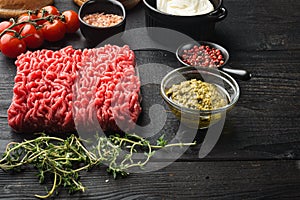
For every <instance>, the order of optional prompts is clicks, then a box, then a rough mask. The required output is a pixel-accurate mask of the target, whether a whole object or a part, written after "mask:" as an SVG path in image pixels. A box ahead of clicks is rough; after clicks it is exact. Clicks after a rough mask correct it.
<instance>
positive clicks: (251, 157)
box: [0, 0, 300, 200]
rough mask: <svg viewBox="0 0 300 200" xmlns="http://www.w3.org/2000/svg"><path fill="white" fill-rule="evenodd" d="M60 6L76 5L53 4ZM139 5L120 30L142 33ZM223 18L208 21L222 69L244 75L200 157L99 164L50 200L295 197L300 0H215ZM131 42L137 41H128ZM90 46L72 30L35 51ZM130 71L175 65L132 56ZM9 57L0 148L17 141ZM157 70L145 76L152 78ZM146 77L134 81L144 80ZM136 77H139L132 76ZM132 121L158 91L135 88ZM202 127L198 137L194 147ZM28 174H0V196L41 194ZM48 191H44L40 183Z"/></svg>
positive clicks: (2, 87)
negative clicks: (130, 168) (144, 166)
mask: <svg viewBox="0 0 300 200" xmlns="http://www.w3.org/2000/svg"><path fill="white" fill-rule="evenodd" d="M55 5H56V6H57V7H58V8H59V9H60V10H67V9H73V10H75V11H78V6H77V5H75V4H74V3H73V2H72V1H71V0H68V1H66V0H55ZM143 6H144V5H143V3H140V4H139V5H138V6H137V7H135V8H134V9H132V10H130V11H128V13H127V23H126V29H127V30H130V29H134V28H139V27H144V26H145V22H144V19H145V17H144V10H143ZM224 6H225V7H226V8H227V9H228V16H227V18H226V19H225V20H224V21H222V22H220V23H218V24H217V26H216V33H215V36H214V37H213V39H212V40H213V41H215V42H218V43H219V44H221V45H223V46H224V47H226V48H227V49H228V51H229V53H230V60H229V67H230V66H231V67H232V68H240V69H245V70H248V71H250V72H251V73H252V79H251V80H250V81H240V80H237V81H238V83H239V85H240V89H241V96H240V99H239V101H238V103H237V105H236V106H235V107H234V109H233V110H232V111H231V112H230V113H228V115H227V116H226V123H225V126H224V129H223V132H222V135H221V137H220V139H219V141H218V143H217V144H216V146H215V147H214V149H213V150H212V152H210V154H209V155H208V156H207V157H206V158H204V159H199V158H198V152H199V148H200V147H201V146H200V144H199V145H197V146H195V147H191V148H189V149H188V150H187V152H186V153H185V154H184V155H182V156H181V157H180V159H178V161H177V162H175V163H172V164H171V165H170V166H167V167H166V168H163V169H160V170H158V171H155V172H148V173H142V174H131V175H130V176H129V177H127V178H124V179H118V180H113V179H112V177H111V176H109V175H108V174H107V173H106V172H105V167H101V168H100V169H99V170H93V171H91V172H86V173H84V174H82V182H83V183H84V185H85V186H87V191H86V192H85V193H82V194H81V193H77V194H75V195H69V194H68V193H67V192H66V191H64V190H61V191H60V194H59V195H58V196H57V197H55V199H299V198H300V193H299V191H300V182H299V180H300V173H299V171H300V161H299V158H300V137H299V132H300V113H299V110H300V101H299V99H300V89H299V86H300V32H299V31H300V23H299V18H300V12H299V7H300V1H298V0H272V1H265V0H243V1H238V0H224ZM137 42H138V39H137ZM67 45H72V46H73V47H74V48H87V47H91V46H90V45H89V44H88V43H87V42H86V41H85V39H84V37H83V36H82V35H81V33H80V31H78V32H77V33H75V34H72V35H68V36H67V37H66V39H64V40H62V41H59V42H56V43H45V44H44V45H43V48H48V49H60V48H62V47H64V46H67ZM135 54H136V59H137V64H138V66H141V65H144V64H149V63H160V64H164V65H167V66H170V67H173V68H176V67H178V66H180V64H179V62H178V61H177V60H176V57H175V55H174V54H173V53H170V52H166V51H163V50H152V51H149V50H137V51H135ZM15 73H16V69H15V66H14V60H11V59H7V58H5V57H4V56H3V55H2V54H0V133H1V134H0V152H3V151H4V149H5V146H6V144H7V143H8V142H10V141H21V140H22V139H23V138H24V137H26V136H24V135H21V134H15V133H12V132H11V129H10V128H9V126H8V124H7V113H6V112H7V109H8V107H9V105H10V103H11V98H12V95H13V91H12V88H13V84H14V76H15ZM163 75H164V74H163V73H160V74H159V75H153V74H149V76H152V77H151V78H153V80H156V81H158V82H159V80H160V79H161V78H162V76H163ZM146 76H147V75H145V76H144V78H145V77H146ZM141 78H142V81H143V76H142V77H141ZM142 95H143V102H142V105H143V110H144V112H143V114H142V116H141V118H142V120H141V121H142V122H141V123H144V125H145V124H147V123H149V121H147V120H148V111H149V108H150V106H151V105H154V104H160V105H163V106H164V108H165V109H168V108H167V106H166V105H165V104H164V102H163V100H162V98H161V97H160V96H159V86H158V85H155V84H152V85H151V84H150V85H145V86H143V87H142ZM167 116H168V121H167V123H166V124H165V126H164V127H163V128H162V132H164V133H166V135H167V137H168V138H170V139H172V137H173V136H174V134H175V133H176V130H177V127H178V123H179V122H178V121H177V120H176V118H175V117H174V116H173V115H172V114H171V113H170V112H168V114H167ZM204 136H205V131H200V132H199V135H198V141H199V142H201V141H202V139H203V137H204ZM35 175H36V173H35V171H34V170H33V169H28V170H26V171H25V172H22V173H21V174H16V175H9V174H7V173H4V172H0V194H1V195H0V198H1V199H11V200H13V199H34V197H33V195H34V194H36V193H37V194H43V192H44V185H40V184H39V183H38V182H37V178H36V177H35ZM49 186H50V185H49Z"/></svg>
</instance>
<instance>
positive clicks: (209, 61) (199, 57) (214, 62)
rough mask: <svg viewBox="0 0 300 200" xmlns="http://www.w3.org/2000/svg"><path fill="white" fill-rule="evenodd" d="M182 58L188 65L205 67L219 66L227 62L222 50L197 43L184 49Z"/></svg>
mask: <svg viewBox="0 0 300 200" xmlns="http://www.w3.org/2000/svg"><path fill="white" fill-rule="evenodd" d="M181 59H182V60H183V62H184V63H186V64H188V65H193V66H205V67H219V66H221V65H223V64H224V62H225V61H224V57H223V55H222V53H221V51H220V50H219V49H215V48H211V47H210V46H208V45H200V46H197V45H195V46H193V47H192V48H191V49H185V50H183V54H182V55H181Z"/></svg>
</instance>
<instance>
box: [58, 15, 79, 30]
mask: <svg viewBox="0 0 300 200" xmlns="http://www.w3.org/2000/svg"><path fill="white" fill-rule="evenodd" d="M62 15H63V16H64V22H65V25H66V28H67V33H75V32H76V31H77V30H78V29H79V26H80V23H79V19H78V14H77V13H76V12H75V11H73V10H66V11H64V12H63V13H62Z"/></svg>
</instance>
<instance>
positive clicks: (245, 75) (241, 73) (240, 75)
mask: <svg viewBox="0 0 300 200" xmlns="http://www.w3.org/2000/svg"><path fill="white" fill-rule="evenodd" d="M221 70H222V71H224V72H227V73H228V74H230V75H231V76H233V77H234V78H237V79H240V80H243V81H248V80H250V79H251V77H252V75H251V73H249V72H248V71H246V70H243V69H233V68H226V67H222V68H221Z"/></svg>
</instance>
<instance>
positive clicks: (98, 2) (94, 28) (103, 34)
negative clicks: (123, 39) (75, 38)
mask: <svg viewBox="0 0 300 200" xmlns="http://www.w3.org/2000/svg"><path fill="white" fill-rule="evenodd" d="M78 17H79V21H80V31H81V33H82V35H83V36H84V37H85V38H86V40H87V41H88V42H90V43H93V44H98V43H100V42H102V41H104V40H105V39H107V38H109V37H111V36H114V35H116V34H118V33H121V32H123V31H124V30H125V25H126V11H125V8H124V6H123V4H122V3H120V2H119V1H117V0H90V1H87V2H85V3H84V4H83V5H82V6H81V7H80V9H79V12H78Z"/></svg>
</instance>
